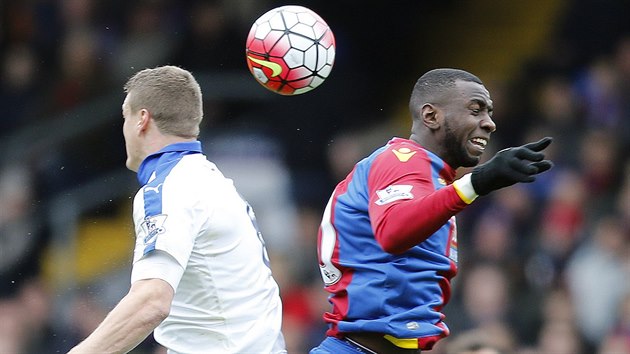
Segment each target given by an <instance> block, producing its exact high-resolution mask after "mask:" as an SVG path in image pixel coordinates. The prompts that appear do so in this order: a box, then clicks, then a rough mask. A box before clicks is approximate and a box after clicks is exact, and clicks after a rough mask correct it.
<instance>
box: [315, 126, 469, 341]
mask: <svg viewBox="0 0 630 354" xmlns="http://www.w3.org/2000/svg"><path fill="white" fill-rule="evenodd" d="M455 173H456V172H455V170H454V169H453V168H451V167H450V166H448V165H447V164H446V163H445V162H444V161H443V160H441V159H440V158H439V157H438V156H437V155H435V154H433V153H431V152H430V151H427V150H425V149H424V148H422V147H421V146H420V145H418V144H417V143H415V142H413V141H411V140H407V139H402V138H394V139H392V140H390V141H389V142H388V143H387V145H385V146H383V147H381V148H379V149H378V150H376V151H375V152H373V153H372V154H371V155H370V156H368V157H367V158H365V159H363V160H361V161H360V162H359V163H357V164H356V165H355V167H354V169H353V170H352V172H350V174H349V175H348V176H347V177H346V179H345V180H343V181H341V182H340V183H339V184H338V185H337V187H336V188H335V190H334V192H333V194H332V196H331V198H330V200H329V202H328V205H327V206H326V209H325V211H324V216H323V220H322V224H321V227H320V229H319V234H318V256H319V262H320V269H321V272H322V277H323V279H324V283H325V286H326V290H327V291H328V292H330V294H331V295H330V297H329V302H330V303H331V304H332V310H331V311H330V312H327V313H326V314H324V320H325V321H326V322H327V323H328V324H329V330H328V332H327V335H329V336H334V337H339V338H343V337H344V333H349V332H375V333H382V334H384V335H385V337H386V338H387V339H389V340H390V341H392V342H394V344H397V345H399V346H402V347H406V348H420V349H430V348H431V347H432V346H433V344H434V343H435V342H436V341H437V340H439V339H440V338H442V337H445V336H447V335H448V334H449V330H448V327H447V326H446V324H445V323H444V322H443V320H444V315H443V314H442V313H441V310H442V308H443V306H444V305H445V304H446V303H447V302H448V301H449V298H450V294H451V286H450V279H451V278H452V277H453V276H455V274H456V273H457V230H456V225H455V214H457V213H458V212H459V211H461V210H462V209H463V208H464V207H466V206H467V205H468V204H466V202H464V201H463V200H462V198H461V197H460V196H459V195H458V193H457V192H456V190H455V188H454V187H453V186H452V182H453V180H454V178H455Z"/></svg>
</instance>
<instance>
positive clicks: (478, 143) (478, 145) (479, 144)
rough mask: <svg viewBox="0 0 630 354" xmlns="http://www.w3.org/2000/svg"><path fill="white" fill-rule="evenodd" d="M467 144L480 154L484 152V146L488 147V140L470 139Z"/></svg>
mask: <svg viewBox="0 0 630 354" xmlns="http://www.w3.org/2000/svg"><path fill="white" fill-rule="evenodd" d="M468 142H469V143H470V144H471V145H472V146H473V147H474V148H475V150H477V151H478V152H480V153H482V152H484V150H486V145H488V139H486V138H480V137H475V138H472V139H470V140H468Z"/></svg>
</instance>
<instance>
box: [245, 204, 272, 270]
mask: <svg viewBox="0 0 630 354" xmlns="http://www.w3.org/2000/svg"><path fill="white" fill-rule="evenodd" d="M245 205H247V215H249V219H250V220H251V221H252V225H254V229H256V235H257V236H258V240H259V241H260V243H261V244H262V258H263V262H264V263H265V265H266V266H267V267H269V268H271V263H270V261H269V253H267V247H266V246H265V240H264V239H263V237H262V232H260V228H259V227H258V222H257V221H256V215H255V214H254V209H253V208H252V207H251V205H249V203H247V202H245Z"/></svg>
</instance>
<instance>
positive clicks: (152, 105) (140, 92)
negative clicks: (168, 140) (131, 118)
mask: <svg viewBox="0 0 630 354" xmlns="http://www.w3.org/2000/svg"><path fill="white" fill-rule="evenodd" d="M124 90H125V92H126V93H127V94H128V98H127V103H128V105H129V109H130V111H131V112H133V113H135V112H138V111H139V110H140V109H146V110H148V111H149V112H150V113H151V115H152V117H153V119H154V120H155V123H156V125H157V127H158V129H159V130H160V131H161V132H162V133H164V134H169V135H175V136H180V137H185V138H191V137H197V136H198V135H199V125H200V124H201V120H202V119H203V101H202V96H201V88H200V87H199V83H197V80H195V78H194V77H193V75H192V74H191V73H190V72H189V71H187V70H184V69H182V68H180V67H177V66H172V65H167V66H160V67H157V68H153V69H144V70H141V71H139V72H137V73H136V74H135V75H133V76H132V77H131V78H130V79H129V80H128V81H127V83H126V84H125V86H124Z"/></svg>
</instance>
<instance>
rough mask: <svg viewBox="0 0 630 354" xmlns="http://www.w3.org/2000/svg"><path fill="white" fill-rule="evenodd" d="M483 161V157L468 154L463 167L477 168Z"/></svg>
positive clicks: (463, 159) (462, 163)
mask: <svg viewBox="0 0 630 354" xmlns="http://www.w3.org/2000/svg"><path fill="white" fill-rule="evenodd" d="M479 161H481V156H476V155H471V154H467V155H466V157H464V158H462V161H461V164H460V166H461V167H475V166H477V165H478V164H479Z"/></svg>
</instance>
